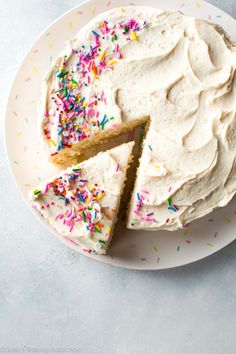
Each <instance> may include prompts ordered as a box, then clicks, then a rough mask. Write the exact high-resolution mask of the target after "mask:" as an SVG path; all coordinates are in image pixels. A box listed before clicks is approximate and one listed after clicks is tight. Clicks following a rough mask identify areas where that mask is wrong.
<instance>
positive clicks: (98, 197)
mask: <svg viewBox="0 0 236 354" xmlns="http://www.w3.org/2000/svg"><path fill="white" fill-rule="evenodd" d="M104 195H105V193H102V194H100V195H98V196H97V199H98V200H99V199H102V198H103V197H104Z"/></svg>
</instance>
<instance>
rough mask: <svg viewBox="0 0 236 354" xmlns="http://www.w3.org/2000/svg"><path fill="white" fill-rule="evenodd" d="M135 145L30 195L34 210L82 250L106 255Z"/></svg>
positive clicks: (109, 153) (110, 152)
mask: <svg viewBox="0 0 236 354" xmlns="http://www.w3.org/2000/svg"><path fill="white" fill-rule="evenodd" d="M133 144H134V143H133V142H130V143H127V144H123V145H120V146H117V147H115V148H113V149H111V150H108V151H106V152H101V153H99V154H98V155H96V156H94V157H92V158H90V159H89V160H86V161H84V162H82V163H80V164H77V165H75V166H73V167H71V168H68V169H67V170H65V171H64V172H62V173H61V174H60V175H59V176H57V177H56V178H52V179H50V180H48V181H47V182H43V183H41V184H40V185H39V186H38V187H37V188H36V189H34V190H33V191H31V192H30V194H29V196H30V198H31V199H32V200H33V207H34V208H35V209H36V210H37V211H39V212H40V214H41V215H42V216H43V217H44V218H45V219H46V221H47V222H48V223H49V224H50V225H51V226H53V228H54V229H55V230H56V231H57V232H58V235H59V236H60V237H63V238H64V240H66V241H67V242H70V243H73V245H74V246H76V247H77V248H78V249H82V250H84V251H87V252H95V253H99V254H103V253H106V251H107V248H108V246H109V243H110V241H111V237H112V232H113V228H114V224H115V222H116V219H117V213H118V210H119V205H120V198H121V195H122V191H123V187H124V183H125V179H126V172H127V168H128V166H129V161H130V160H131V156H132V149H133Z"/></svg>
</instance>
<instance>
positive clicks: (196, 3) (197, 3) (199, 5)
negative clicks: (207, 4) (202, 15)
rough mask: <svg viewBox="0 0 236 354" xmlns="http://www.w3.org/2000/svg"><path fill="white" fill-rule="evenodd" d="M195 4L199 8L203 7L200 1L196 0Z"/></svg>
mask: <svg viewBox="0 0 236 354" xmlns="http://www.w3.org/2000/svg"><path fill="white" fill-rule="evenodd" d="M195 5H196V7H197V8H199V7H201V4H200V1H199V0H196V2H195Z"/></svg>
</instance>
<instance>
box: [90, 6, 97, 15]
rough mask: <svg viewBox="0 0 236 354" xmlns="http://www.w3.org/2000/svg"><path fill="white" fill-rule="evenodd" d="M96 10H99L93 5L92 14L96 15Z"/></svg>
mask: <svg viewBox="0 0 236 354" xmlns="http://www.w3.org/2000/svg"><path fill="white" fill-rule="evenodd" d="M96 12H97V10H96V9H95V7H93V8H92V9H91V14H92V15H95V14H96Z"/></svg>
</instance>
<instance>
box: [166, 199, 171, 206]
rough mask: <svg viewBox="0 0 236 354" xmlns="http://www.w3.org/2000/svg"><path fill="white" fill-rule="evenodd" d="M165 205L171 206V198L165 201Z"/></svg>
mask: <svg viewBox="0 0 236 354" xmlns="http://www.w3.org/2000/svg"><path fill="white" fill-rule="evenodd" d="M167 204H168V205H169V206H171V198H170V197H169V198H168V199H167Z"/></svg>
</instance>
